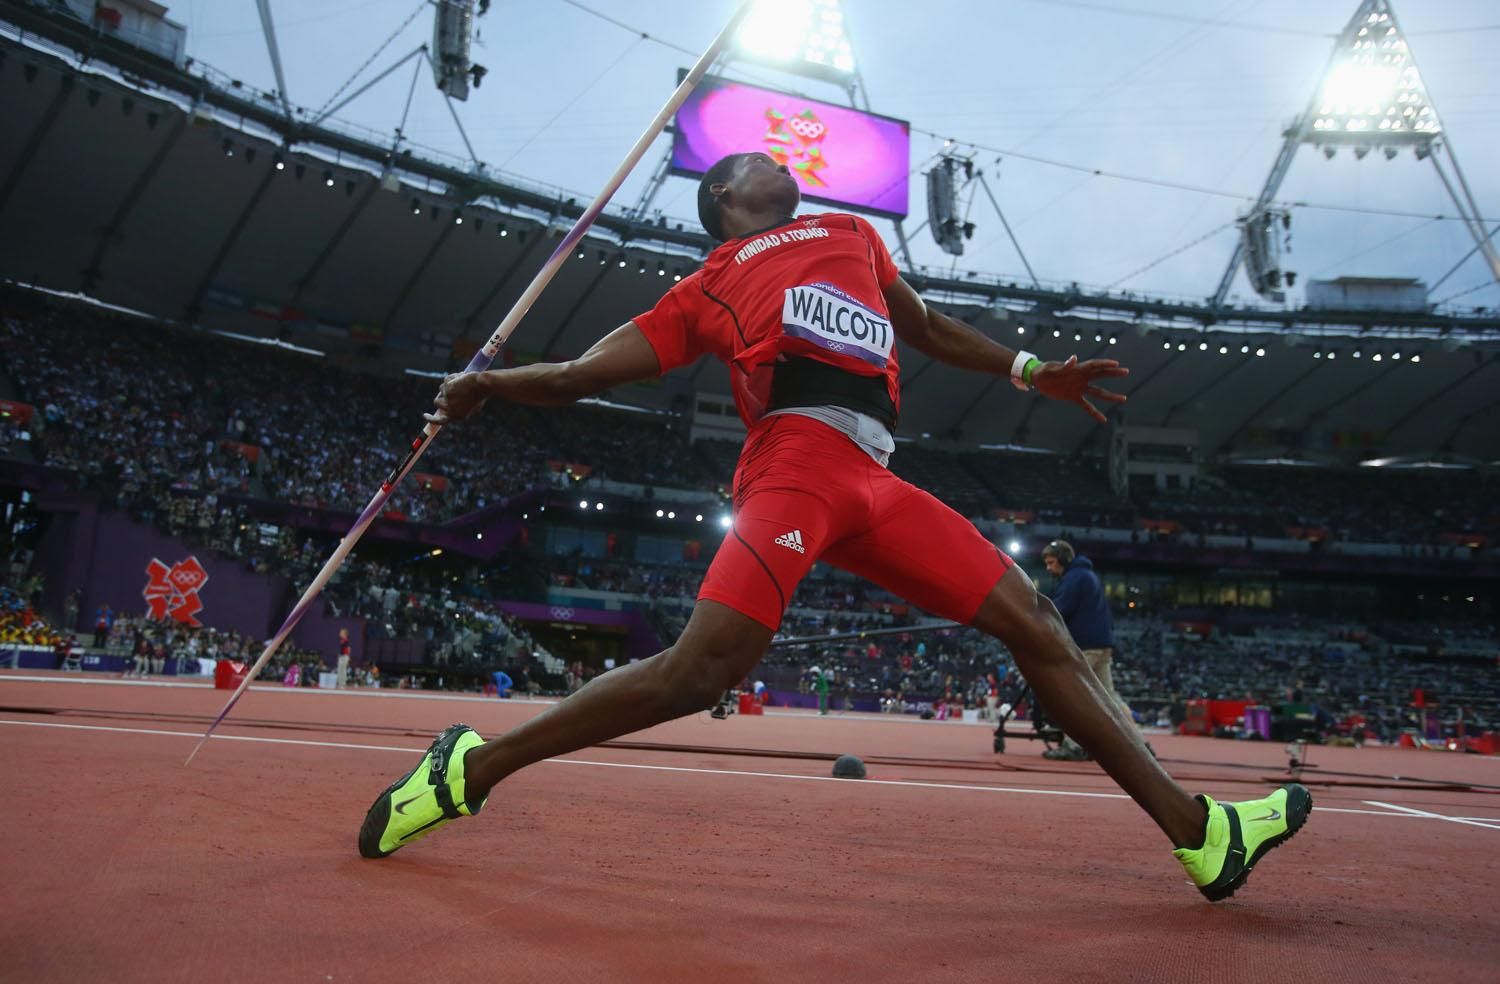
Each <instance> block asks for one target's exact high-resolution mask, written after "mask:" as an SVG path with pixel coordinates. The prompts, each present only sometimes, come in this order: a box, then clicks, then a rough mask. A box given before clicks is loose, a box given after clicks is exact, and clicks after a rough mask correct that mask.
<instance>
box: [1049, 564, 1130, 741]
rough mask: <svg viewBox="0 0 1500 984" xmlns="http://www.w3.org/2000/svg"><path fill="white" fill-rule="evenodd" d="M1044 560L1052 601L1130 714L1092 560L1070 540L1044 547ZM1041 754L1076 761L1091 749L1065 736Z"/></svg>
mask: <svg viewBox="0 0 1500 984" xmlns="http://www.w3.org/2000/svg"><path fill="white" fill-rule="evenodd" d="M1042 563H1044V564H1046V565H1047V573H1048V574H1051V575H1052V576H1053V577H1055V578H1057V584H1056V586H1055V587H1054V588H1053V589H1052V592H1051V597H1052V603H1053V604H1054V605H1056V606H1057V610H1058V612H1059V613H1060V614H1061V615H1062V617H1063V621H1064V622H1065V623H1066V624H1067V626H1068V632H1070V633H1071V634H1072V636H1073V641H1074V642H1076V643H1077V644H1078V648H1079V649H1081V650H1083V658H1084V660H1085V661H1087V662H1088V664H1089V669H1091V670H1093V671H1094V675H1095V676H1097V677H1098V678H1099V682H1100V683H1102V684H1103V685H1104V689H1105V691H1107V692H1108V693H1109V695H1110V696H1111V697H1112V698H1114V700H1115V701H1116V702H1117V703H1118V704H1119V705H1120V706H1121V707H1125V713H1127V714H1129V713H1130V709H1129V707H1127V706H1126V704H1125V701H1124V700H1123V699H1121V697H1120V695H1119V693H1118V692H1117V691H1116V690H1115V683H1114V678H1113V674H1112V673H1111V672H1110V663H1111V661H1112V660H1113V659H1114V653H1115V634H1114V622H1113V620H1112V619H1111V618H1110V615H1109V602H1108V601H1106V600H1105V598H1104V585H1103V584H1101V583H1100V582H1099V575H1097V574H1095V573H1094V564H1093V561H1091V560H1089V559H1088V558H1087V557H1080V556H1078V554H1077V552H1076V551H1075V550H1074V549H1073V545H1072V544H1070V543H1068V541H1066V540H1053V541H1052V542H1051V543H1049V544H1047V546H1046V547H1045V548H1044V549H1043V550H1042ZM1042 754H1043V755H1045V756H1046V757H1047V758H1049V759H1062V760H1064V761H1073V762H1081V761H1084V760H1086V759H1087V758H1088V757H1089V754H1088V752H1085V751H1084V750H1083V748H1082V747H1080V746H1079V745H1078V743H1077V742H1075V741H1074V740H1073V739H1071V738H1064V739H1063V743H1062V744H1061V745H1059V746H1058V747H1057V748H1049V749H1047V751H1046V752H1044V753H1042Z"/></svg>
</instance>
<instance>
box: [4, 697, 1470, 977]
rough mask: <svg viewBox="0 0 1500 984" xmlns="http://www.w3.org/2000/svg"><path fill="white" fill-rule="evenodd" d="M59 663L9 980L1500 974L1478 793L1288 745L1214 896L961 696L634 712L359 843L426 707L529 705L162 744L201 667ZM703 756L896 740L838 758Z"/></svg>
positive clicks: (475, 718) (1151, 834) (1224, 779)
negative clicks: (1295, 788) (1300, 818)
mask: <svg viewBox="0 0 1500 984" xmlns="http://www.w3.org/2000/svg"><path fill="white" fill-rule="evenodd" d="M76 680H77V677H74V678H73V679H72V680H70V681H58V680H33V679H29V678H27V677H25V676H23V675H15V674H11V675H6V674H3V673H0V769H3V770H4V771H3V774H4V775H5V776H6V777H8V782H7V784H6V785H7V790H8V792H9V795H8V796H7V797H6V802H7V805H8V809H7V816H8V819H9V821H10V823H9V828H10V829H9V833H8V835H7V836H6V837H5V838H4V841H3V846H0V871H3V872H4V879H5V883H6V884H7V885H8V887H9V891H8V892H7V893H6V898H7V902H8V903H9V904H8V905H7V906H6V912H5V914H4V917H3V918H0V954H3V957H0V980H3V981H26V982H52V981H59V982H62V981H68V982H72V981H92V980H108V981H194V982H197V981H310V982H331V981H337V982H344V981H351V982H352V981H359V982H369V981H403V982H409V981H413V980H442V979H452V978H456V977H458V976H459V975H464V976H465V977H467V978H469V979H478V980H503V981H551V982H562V981H572V980H580V981H581V980H589V981H680V980H699V979H712V980H724V981H773V980H775V981H786V980H795V981H804V980H806V981H831V982H844V981H859V982H861V984H869V982H875V981H891V980H911V979H917V978H921V979H923V980H937V981H945V980H955V981H956V980H965V981H973V980H1013V979H1024V980H1027V981H1070V982H1071V981H1100V982H1103V981H1110V982H1117V981H1200V980H1213V981H1226V982H1227V981H1254V982H1257V984H1264V982H1266V981H1279V980H1285V979H1286V978H1287V977H1288V976H1289V975H1291V976H1293V977H1294V978H1295V979H1297V980H1301V981H1331V982H1343V981H1350V982H1353V981H1359V982H1368V981H1401V980H1413V981H1428V980H1435V979H1450V980H1493V979H1495V973H1496V971H1495V968H1496V967H1497V966H1500V943H1497V941H1496V933H1495V929H1496V919H1495V915H1494V914H1495V912H1496V911H1497V908H1500V905H1497V903H1500V888H1497V885H1500V797H1497V796H1496V795H1495V793H1494V792H1493V791H1483V790H1481V791H1473V792H1459V791H1453V790H1444V789H1413V788H1391V787H1394V786H1400V785H1401V784H1398V783H1387V784H1385V785H1386V788H1378V787H1379V784H1378V783H1375V782H1373V781H1372V780H1369V779H1360V778H1354V779H1349V778H1348V777H1339V778H1340V781H1346V782H1360V783H1370V784H1369V785H1358V786H1350V785H1334V786H1329V785H1327V784H1326V783H1319V782H1318V780H1322V779H1324V776H1323V775H1322V774H1321V773H1319V772H1318V771H1317V770H1313V771H1310V772H1309V773H1308V781H1309V783H1310V785H1312V788H1313V795H1314V799H1315V801H1316V807H1315V810H1314V813H1313V816H1312V819H1311V820H1310V821H1309V823H1308V826H1307V827H1306V828H1304V830H1303V831H1302V833H1301V834H1299V835H1298V836H1297V838H1296V839H1294V840H1293V841H1291V842H1290V843H1289V844H1287V845H1286V846H1284V847H1282V848H1281V849H1279V850H1278V851H1276V852H1275V853H1274V854H1272V855H1271V856H1270V857H1269V858H1268V859H1267V860H1266V861H1264V862H1263V863H1262V864H1261V865H1260V867H1258V868H1257V871H1256V873H1255V874H1254V875H1253V876H1252V877H1251V879H1250V881H1249V883H1248V884H1247V885H1246V886H1245V888H1243V889H1242V890H1241V891H1240V892H1239V894H1238V895H1236V896H1235V898H1234V899H1232V900H1230V901H1229V902H1227V903H1221V904H1219V905H1210V904H1208V903H1207V902H1205V901H1204V900H1203V899H1202V898H1201V897H1200V896H1199V895H1198V894H1197V892H1196V891H1195V890H1193V889H1192V887H1191V886H1190V885H1189V884H1188V883H1187V881H1186V879H1185V877H1184V876H1183V875H1182V873H1181V869H1180V868H1179V867H1178V866H1177V863H1176V862H1175V861H1174V860H1173V859H1172V857H1171V855H1170V853H1169V852H1168V850H1167V844H1166V842H1165V841H1164V840H1163V839H1162V837H1161V835H1160V834H1159V833H1158V832H1157V831H1156V829H1155V828H1154V827H1153V826H1152V824H1151V823H1150V821H1149V820H1147V819H1146V817H1145V815H1144V814H1143V813H1141V812H1140V811H1139V810H1138V809H1136V808H1135V807H1134V805H1133V804H1131V803H1130V802H1129V801H1128V800H1125V799H1123V798H1120V797H1119V796H1118V792H1117V790H1116V789H1115V788H1114V786H1113V785H1112V784H1111V783H1110V782H1109V780H1108V779H1107V778H1106V777H1104V776H1103V775H1102V774H1101V773H1100V772H1099V770H1098V769H1097V768H1096V767H1095V766H1093V765H1092V764H1089V763H1084V764H1078V765H1074V764H1063V765H1060V766H1059V765H1053V764H1052V763H1046V762H1044V761H1043V760H1042V759H1040V757H1039V752H1040V746H1039V745H1037V744H1035V743H1031V742H1012V743H1011V744H1010V746H1009V748H1008V750H1007V754H1006V755H1004V756H994V755H992V754H990V753H989V735H988V733H987V731H986V730H985V729H983V728H978V727H974V726H966V725H962V724H951V723H937V722H917V721H910V720H904V719H901V720H893V719H889V718H869V717H864V718H859V717H848V718H840V717H837V716H834V717H830V718H817V717H812V716H806V715H800V716H768V717H762V718H743V717H733V718H731V719H730V720H728V721H722V722H721V721H711V720H710V719H709V718H708V716H707V715H706V714H705V715H699V716H696V717H693V718H686V719H683V720H681V721H677V722H673V723H671V724H668V725H663V726H662V727H659V728H655V729H652V730H651V731H649V732H645V733H643V734H642V735H640V736H637V737H638V738H639V740H640V741H642V742H652V743H660V744H662V745H676V746H679V747H681V746H697V748H696V750H692V751H667V750H664V749H661V748H657V749H640V748H595V749H589V750H587V751H585V752H581V753H579V754H576V755H572V756H568V757H567V758H566V759H565V760H561V761H553V762H547V763H542V764H540V765H538V766H536V767H534V768H532V769H529V770H527V771H525V772H523V773H520V774H519V775H517V776H514V777H513V778H512V779H510V780H508V781H507V782H506V783H505V784H504V785H503V786H502V787H500V789H499V790H498V791H497V793H496V795H495V796H493V797H492V798H491V800H490V802H489V804H488V806H487V807H486V809H485V811H484V813H482V814H481V815H480V816H479V817H477V818H475V819H473V820H466V821H462V822H460V823H457V824H454V825H453V826H452V827H450V828H448V829H445V830H444V831H442V832H441V833H439V834H437V835H436V836H434V837H432V838H430V839H428V840H425V841H422V842H421V843H419V844H416V845H413V846H412V847H410V848H407V849H405V850H403V851H402V852H401V853H400V854H398V855H396V856H394V857H392V858H388V859H384V860H381V861H367V860H364V859H362V858H360V857H359V856H358V854H357V853H356V851H355V834H356V830H357V828H358V826H359V822H360V819H361V818H362V816H363V814H364V811H365V808H366V807H367V806H368V805H369V802H370V800H371V799H372V798H373V797H374V796H375V794H376V793H378V792H379V791H380V789H382V788H383V787H384V786H385V785H386V784H387V783H388V782H389V781H390V780H391V779H392V778H393V777H394V776H396V775H398V774H400V773H401V772H404V771H405V770H406V769H408V768H410V766H411V764H412V763H413V762H414V761H415V757H416V755H417V754H418V753H419V752H420V751H421V749H423V748H424V747H425V746H426V743H427V741H428V740H430V736H431V733H432V732H435V731H436V730H437V729H439V728H441V727H442V726H444V725H446V724H448V723H450V721H452V720H455V719H457V720H467V721H468V722H469V723H471V724H473V725H475V726H476V727H478V728H479V729H480V730H481V732H483V733H485V734H492V733H494V732H495V731H496V730H499V729H503V728H504V727H507V726H509V725H512V724H514V723H515V722H517V721H519V720H522V719H523V718H525V717H527V716H529V715H531V714H534V713H536V712H537V711H538V710H539V709H540V708H539V706H538V705H535V704H527V703H522V702H515V703H513V702H503V703H502V702H497V701H489V702H482V701H464V700H451V699H443V698H427V697H423V696H418V695H399V696H397V695H392V694H391V692H389V691H386V692H381V693H380V694H372V693H360V692H346V693H325V692H317V691H293V692H286V691H283V690H281V689H280V688H264V689H263V688H254V689H252V690H251V691H250V692H249V693H247V695H246V696H245V698H244V700H242V701H241V702H240V705H239V706H238V707H237V708H236V709H235V714H234V715H233V716H232V717H231V718H230V719H229V721H228V722H227V723H226V724H225V725H224V726H223V728H222V729H221V734H222V737H221V738H216V739H215V740H214V741H212V742H210V743H209V745H208V746H207V747H206V748H205V749H204V750H203V752H202V753H200V755H199V756H198V759H197V760H196V761H195V762H194V764H193V766H192V767H191V768H184V767H183V764H182V762H183V759H184V757H185V756H186V755H187V753H188V751H189V750H190V749H191V748H192V745H193V742H194V741H196V738H197V735H198V734H200V733H201V731H202V728H203V726H204V724H205V723H206V721H207V720H208V719H209V718H211V716H212V715H213V714H215V713H217V711H218V709H219V708H220V707H221V706H222V702H223V700H224V697H225V694H224V693H223V692H215V691H213V690H211V689H208V688H206V687H195V686H182V687H163V686H131V685H127V684H124V683H113V684H111V683H106V682H103V681H90V682H86V683H80V682H74V681H76ZM1152 740H1153V743H1154V744H1155V745H1156V746H1157V750H1158V752H1159V753H1160V754H1161V755H1162V757H1163V759H1164V760H1165V761H1167V763H1168V765H1169V767H1170V768H1171V769H1172V771H1173V773H1174V774H1175V775H1178V776H1180V777H1185V778H1186V779H1187V780H1188V781H1187V784H1188V785H1189V786H1190V788H1193V789H1194V790H1202V791H1204V792H1208V793H1210V794H1212V795H1215V796H1221V797H1223V798H1227V799H1235V798H1248V797H1250V796H1254V795H1258V793H1256V792H1255V791H1254V790H1256V789H1258V788H1259V785H1260V780H1262V779H1266V780H1267V784H1268V783H1269V781H1271V780H1272V779H1273V777H1275V776H1277V775H1278V774H1279V773H1280V771H1281V770H1282V769H1283V768H1284V766H1285V764H1286V763H1285V761H1284V757H1283V752H1282V749H1281V748H1280V747H1279V746H1273V745H1255V744H1249V743H1240V742H1215V741H1211V740H1208V739H1191V738H1171V737H1165V738H1153V739H1152ZM725 749H766V750H786V751H791V750H804V751H808V750H812V751H820V752H827V753H830V754H837V753H840V752H852V753H854V754H858V755H861V756H862V757H866V758H867V759H869V758H874V759H876V760H877V761H881V760H890V759H894V758H907V759H910V760H912V761H907V762H890V761H886V762H885V764H873V765H872V767H871V778H872V780H876V781H871V782H848V781H840V780H833V779H830V778H827V776H828V768H829V763H828V762H827V761H825V760H813V759H798V758H788V757H784V756H777V755H774V754H766V755H764V756H753V755H744V754H729V753H728V752H727V751H724V750H725ZM997 762H999V763H1001V766H1000V767H997V765H996V763H997ZM1312 762H1313V763H1314V764H1315V765H1319V766H1321V767H1322V770H1326V772H1327V773H1332V772H1348V773H1357V774H1360V775H1364V776H1386V775H1395V774H1401V773H1410V774H1415V775H1418V776H1422V777H1424V778H1432V779H1442V780H1445V781H1449V782H1468V783H1475V784H1490V785H1495V786H1500V760H1496V759H1492V758H1480V757H1477V756H1459V755H1446V754H1441V753H1425V752H1415V751H1405V750H1397V749H1371V748H1366V749H1360V750H1355V749H1334V748H1317V749H1314V750H1313V752H1312ZM1241 766H1252V767H1251V768H1242V767H1241ZM1253 766H1259V768H1256V767H1253ZM1327 778H1329V779H1332V778H1334V777H1332V776H1331V775H1330V776H1328V777H1327ZM1408 811H1417V812H1408Z"/></svg>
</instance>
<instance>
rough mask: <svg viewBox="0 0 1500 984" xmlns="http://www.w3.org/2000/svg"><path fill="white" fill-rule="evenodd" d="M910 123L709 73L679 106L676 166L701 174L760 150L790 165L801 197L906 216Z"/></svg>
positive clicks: (675, 144)
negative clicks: (725, 159)
mask: <svg viewBox="0 0 1500 984" xmlns="http://www.w3.org/2000/svg"><path fill="white" fill-rule="evenodd" d="M910 144H911V134H910V131H909V124H907V123H906V122H905V121H903V120H895V119H890V118H888V117H884V116H874V115H872V114H870V113H862V112H860V111H859V110H857V109H850V108H848V107H846V106H835V105H832V104H830V103H824V102H818V101H816V100H812V99H804V98H803V97H801V96H793V95H789V94H787V93H784V92H775V91H773V90H770V89H759V88H756V87H755V86H750V85H743V84H741V83H738V82H726V81H723V80H719V79H704V81H703V83H702V84H701V85H700V86H699V87H698V89H697V90H695V91H694V92H693V94H692V95H691V96H689V97H688V100H687V102H685V103H684V104H683V106H682V108H681V109H679V110H678V111H677V125H676V128H675V131H674V134H673V139H672V167H673V168H674V169H676V170H678V171H684V172H688V173H692V174H702V173H703V172H704V171H707V170H708V169H709V168H710V167H712V166H713V164H714V162H716V161H718V160H719V159H720V158H722V157H725V156H727V155H729V154H738V153H744V152H747V151H762V152H764V153H767V154H770V155H771V156H772V157H774V158H775V159H776V160H777V161H778V162H780V163H783V164H785V165H786V166H787V167H788V168H790V169H791V172H792V174H793V175H795V176H796V177H797V179H798V184H799V185H800V186H801V188H802V197H803V198H806V199H814V200H818V201H823V202H828V203H831V204H835V205H847V206H849V207H851V208H856V209H863V210H866V211H871V212H878V213H881V214H884V215H891V216H904V215H906V213H907V187H908V171H909V164H908V160H909V147H910Z"/></svg>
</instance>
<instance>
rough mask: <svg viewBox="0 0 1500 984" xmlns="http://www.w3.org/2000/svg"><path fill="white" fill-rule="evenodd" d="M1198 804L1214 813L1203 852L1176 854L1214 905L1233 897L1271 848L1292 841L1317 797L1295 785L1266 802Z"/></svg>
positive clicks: (1193, 850)
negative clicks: (1314, 797) (1314, 798)
mask: <svg viewBox="0 0 1500 984" xmlns="http://www.w3.org/2000/svg"><path fill="white" fill-rule="evenodd" d="M1198 799H1199V800H1200V801H1201V802H1202V803H1203V805H1204V806H1206V807H1208V823H1207V825H1206V829H1205V830H1204V837H1203V846H1202V847H1200V848H1188V847H1180V848H1178V849H1177V850H1175V851H1173V852H1172V853H1173V854H1175V855H1176V856H1177V860H1179V861H1181V862H1182V866H1183V867H1184V868H1186V869H1187V873H1188V876H1189V877H1190V878H1192V879H1193V884H1195V885H1197V886H1198V891H1200V892H1202V893H1203V894H1204V896H1206V897H1207V898H1208V900H1209V901H1210V902H1218V901H1220V900H1221V899H1227V898H1229V896H1231V895H1233V894H1234V892H1235V889H1237V888H1239V887H1240V886H1241V885H1243V884H1245V879H1246V878H1248V877H1250V869H1251V868H1253V867H1255V863H1256V862H1257V861H1259V860H1260V859H1261V858H1262V857H1264V856H1265V855H1266V854H1267V853H1269V852H1270V850H1271V848H1273V847H1276V846H1277V845H1279V844H1280V843H1282V842H1283V841H1286V840H1290V839H1291V836H1292V835H1293V834H1295V833H1296V832H1297V831H1298V830H1301V829H1302V825H1303V824H1304V823H1306V822H1307V815H1308V814H1309V813H1311V812H1312V795H1311V794H1310V793H1308V791H1307V790H1306V789H1304V788H1303V787H1302V786H1300V785H1298V784H1297V783H1295V782H1291V783H1287V784H1286V785H1285V786H1282V787H1281V788H1280V789H1278V790H1276V792H1274V793H1272V794H1271V795H1270V796H1267V797H1266V798H1265V799H1258V800H1247V801H1245V802H1243V803H1215V802H1214V801H1213V800H1212V799H1210V798H1208V797H1207V796H1199V797H1198Z"/></svg>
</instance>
